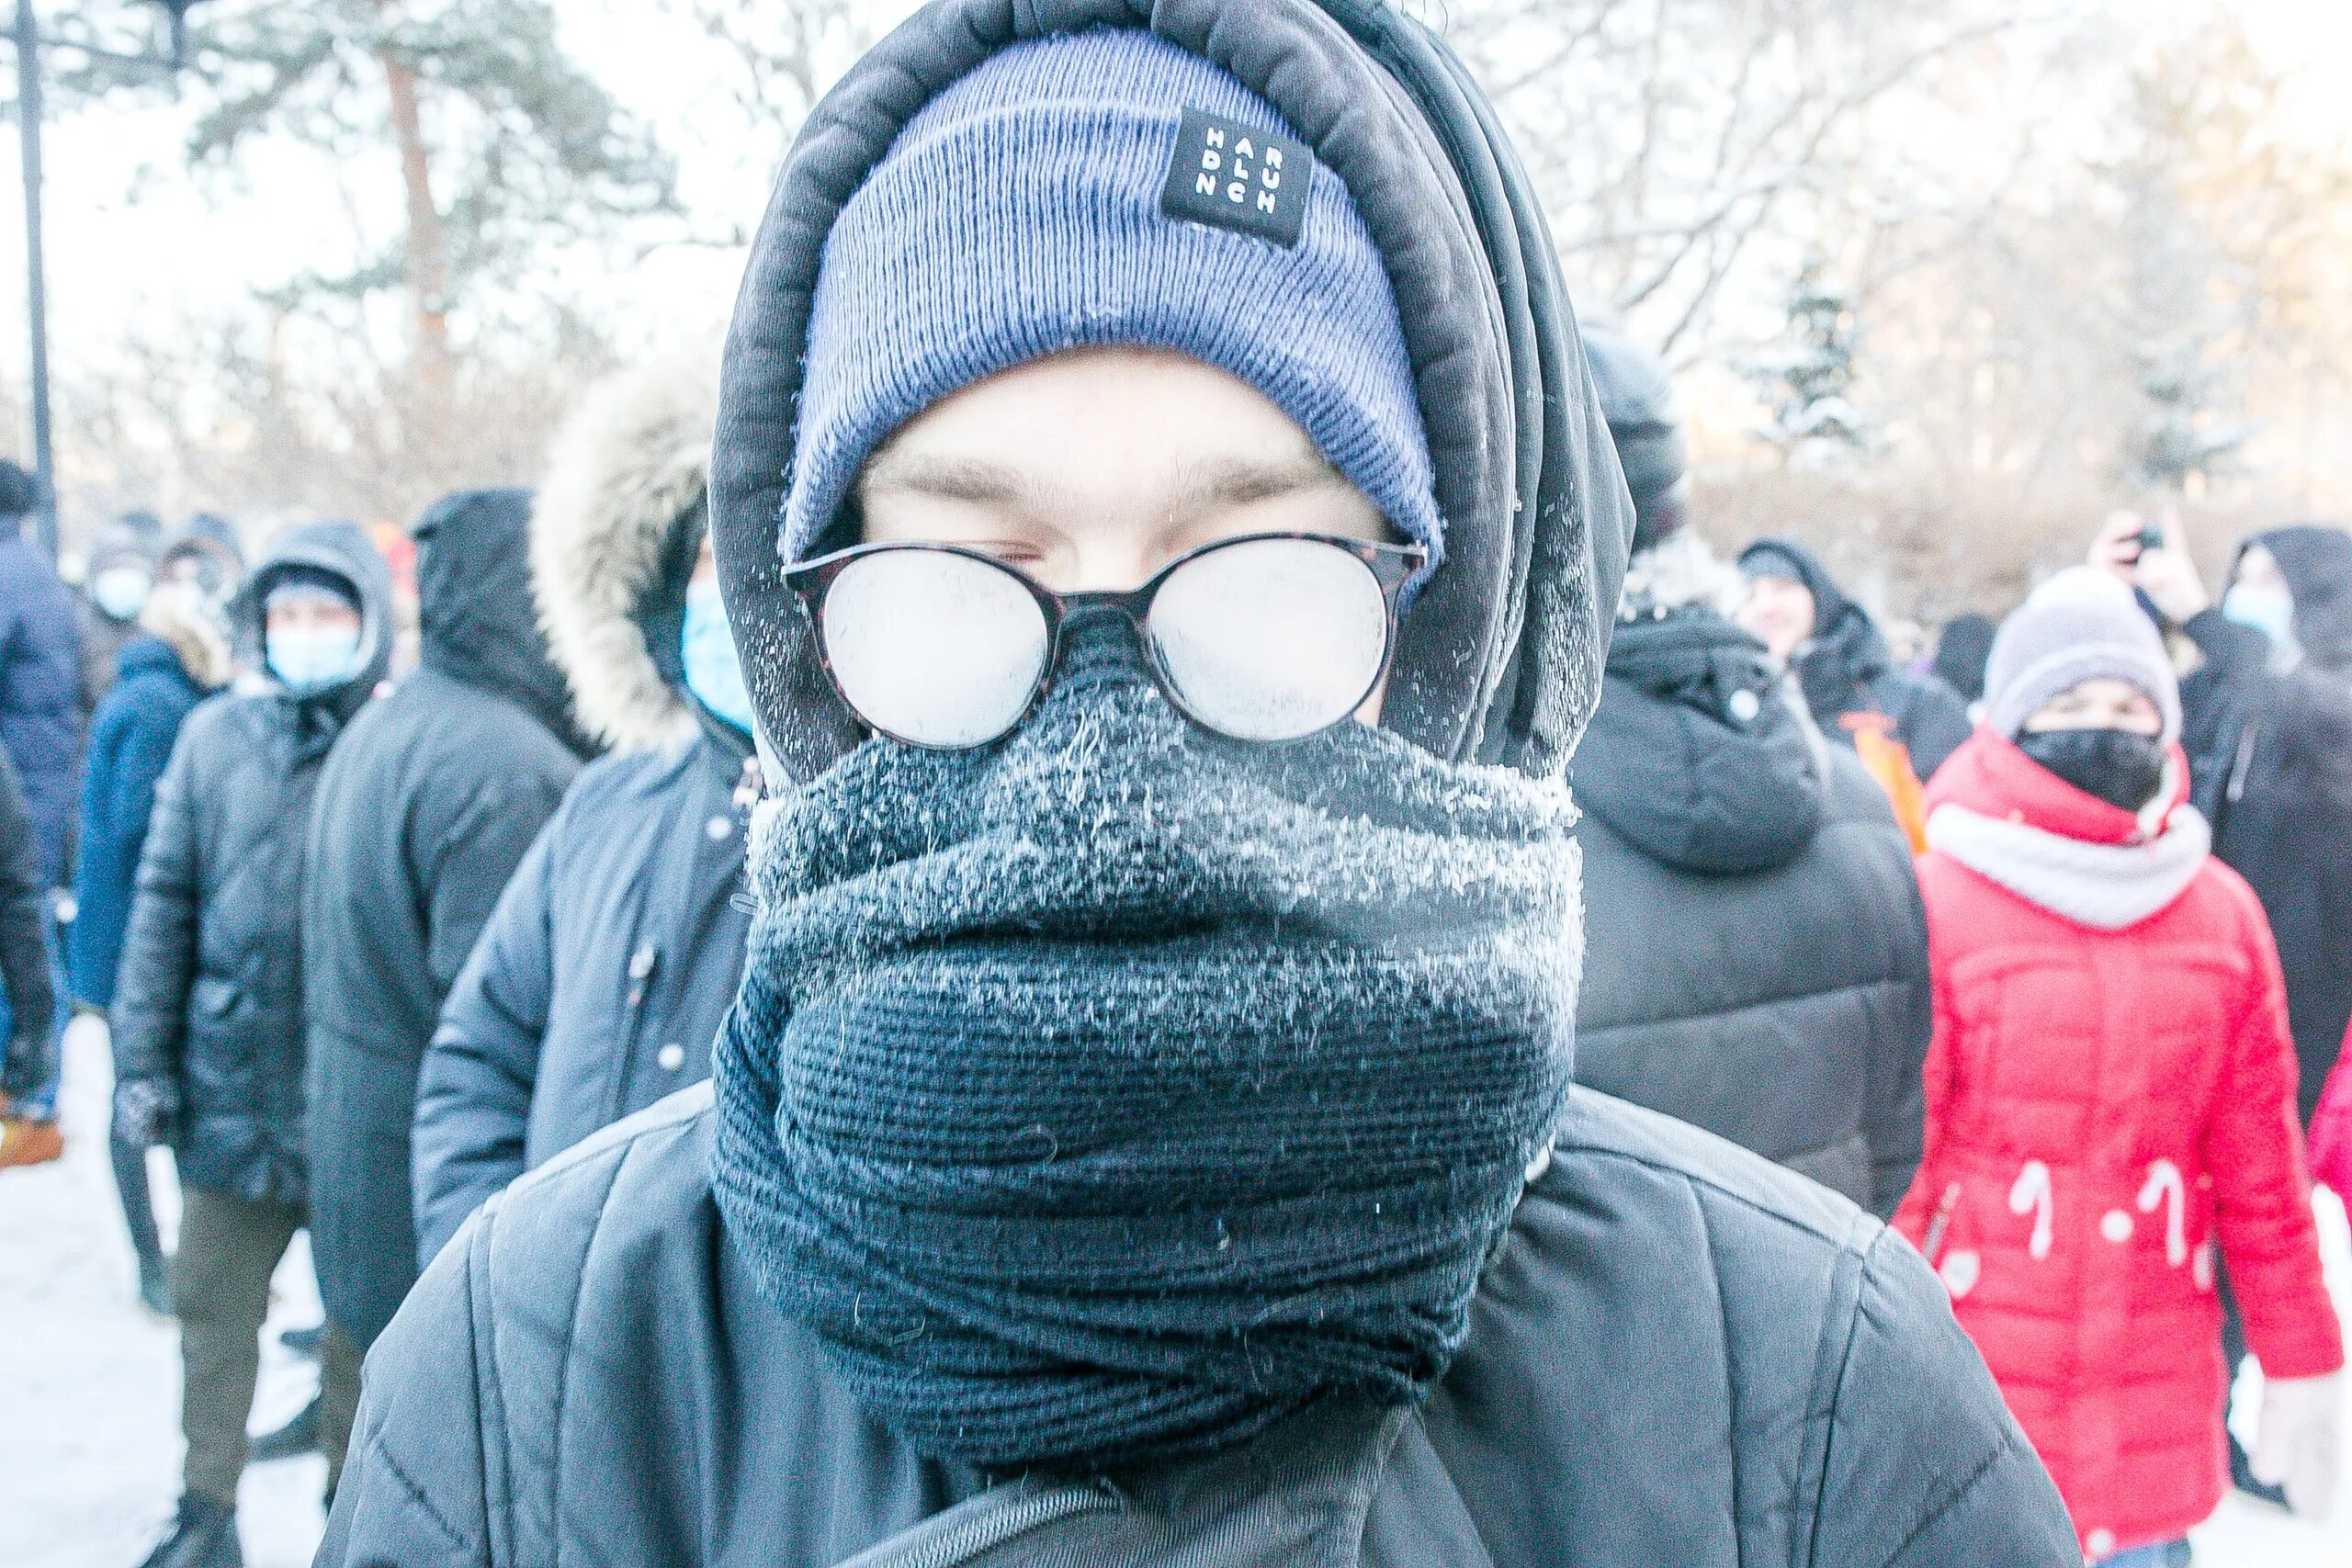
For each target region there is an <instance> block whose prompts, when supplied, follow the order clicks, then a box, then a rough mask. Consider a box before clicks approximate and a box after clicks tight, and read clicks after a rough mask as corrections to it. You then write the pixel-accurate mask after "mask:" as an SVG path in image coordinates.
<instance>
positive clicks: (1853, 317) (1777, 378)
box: [1742, 262, 1871, 469]
mask: <svg viewBox="0 0 2352 1568" xmlns="http://www.w3.org/2000/svg"><path fill="white" fill-rule="evenodd" d="M1788 311H1789V324H1788V328H1787V331H1786V332H1785V333H1784V334H1783V336H1782V338H1781V343H1780V344H1777V345H1776V346H1774V347H1772V348H1769V349H1767V350H1765V351H1763V352H1761V353H1758V354H1755V355H1749V356H1748V357H1747V360H1746V361H1745V363H1744V365H1743V367H1742V368H1743V369H1744V371H1745V373H1746V375H1747V378H1748V379H1749V380H1750V381H1751V382H1753V383H1754V384H1755V386H1756V388H1757V392H1758V399H1759V400H1761V401H1762V402H1763V404H1764V406H1765V410H1766V414H1765V418H1764V420H1763V422H1762V423H1760V424H1759V425H1758V434H1759V435H1760V436H1761V437H1762V438H1763V439H1764V440H1766V441H1768V442H1770V444H1771V445H1772V446H1774V447H1775V448H1777V449H1778V450H1779V452H1780V454H1781V461H1782V462H1783V463H1784V464H1786V465H1787V466H1788V467H1790V468H1799V469H1818V468H1832V467H1835V466H1837V465H1838V464H1839V463H1842V462H1846V461H1849V460H1851V459H1853V458H1855V457H1860V456H1862V455H1864V454H1866V453H1868V452H1869V451H1870V449H1871V425H1870V421H1869V419H1868V417H1867V416H1866V415H1865V414H1864V413H1863V412H1862V411H1861V410H1860V407H1858V406H1857V405H1856V403H1855V401H1854V399H1853V390H1854V382H1855V380H1856V378H1857V377H1858V375H1859V370H1858V367H1857V360H1858V358H1859V355H1860V350H1861V344H1862V329H1861V323H1860V318H1859V317H1858V316H1857V314H1856V312H1855V310H1854V305H1853V301H1852V299H1851V298H1850V297H1849V295H1848V294H1847V292H1846V290H1845V289H1844V288H1842V287H1841V286H1840V285H1839V284H1838V282H1837V281H1836V280H1835V279H1834V278H1832V277H1831V276H1829V272H1828V269H1827V268H1826V266H1825V265H1822V264H1820V263H1818V262H1815V263H1812V264H1809V265H1806V266H1805V267H1804V270H1803V271H1801V272H1800V273H1799V274H1798V275H1797V280H1796V284H1795V287H1794V288H1792V289H1791V290H1790V294H1789V305H1788Z"/></svg>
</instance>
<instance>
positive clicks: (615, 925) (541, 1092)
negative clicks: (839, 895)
mask: <svg viewBox="0 0 2352 1568" xmlns="http://www.w3.org/2000/svg"><path fill="white" fill-rule="evenodd" d="M717 407H718V355H717V354H716V353H715V352H711V353H704V354H698V355H684V356H680V357H678V358H676V359H674V360H673V361H672V362H670V363H666V364H660V365H656V366H654V367H650V368H647V369H642V370H638V371H633V372H629V373H627V374H624V375H621V376H618V377H616V378H612V379H611V380H609V381H607V382H606V383H605V385H604V386H603V387H601V388H600V389H598V390H597V392H596V393H595V394H594V396H593V397H592V398H591V399H590V400H589V401H588V403H587V404H586V405H585V406H584V407H583V408H582V411H581V412H580V413H579V415H578V416H577V417H576V418H575V419H574V420H573V422H572V423H571V426H570V428H569V429H568V431H567V432H566V434H565V435H564V437H563V439H562V440H561V441H560V443H559V445H558V446H557V448H556V452H555V455H554V459H553V462H552V465H551V471H550V472H549V474H548V479H547V483H546V484H545V486H544V487H543V488H542V489H541V490H540V491H539V495H538V502H537V506H536V507H535V508H534V509H533V513H532V518H531V558H532V580H533V586H534V589H535V591H536V592H537V599H538V604H539V616H540V620H541V623H542V624H543V625H544V626H546V627H547V629H548V643H549V649H550V651H551V652H552V653H553V655H554V657H555V660H556V663H557V664H558V665H559V666H560V667H561V669H562V670H563V671H564V673H565V675H566V677H567V678H568V679H569V681H570V682H571V690H572V692H573V694H574V695H575V696H576V698H577V701H578V705H579V713H580V717H581V720H582V723H583V724H584V725H586V727H587V728H589V729H590V730H591V731H592V732H594V735H595V736H596V738H597V739H599V740H601V741H603V742H605V744H606V745H608V746H610V747H611V748H612V749H613V750H612V754H611V755H609V756H607V757H605V758H602V759H600V760H599V761H595V762H593V763H591V764H589V766H588V767H587V768H586V769H584V770H583V771H582V773H581V775H580V777H579V779H578V780H577V782H575V783H574V784H572V786H571V790H570V792H569V793H568V794H566V795H565V796H564V800H563V805H562V807H560V808H559V809H558V810H557V812H556V814H555V817H554V818H553V819H552V820H551V821H549V822H548V826H547V829H546V830H545V831H544V832H542V833H541V834H540V835H539V838H538V841H537V843H535V844H533V845H532V846H531V852H530V853H529V854H527V855H526V856H525V857H524V858H523V863H522V866H521V867H520V869H518V870H517V871H516V873H515V877H514V880H513V881H511V882H509V883H508V884H507V886H506V891H505V894H504V896H503V897H502V898H501V899H500V900H499V903H498V908H497V909H496V911H495V912H494V913H493V914H492V916H491V919H490V924H489V925H488V926H487V927H486V928H485V929H484V931H483V932H482V935H481V941H480V942H476V943H475V945H474V949H473V956H472V958H471V960H470V961H469V963H468V964H467V965H466V969H465V972H464V973H463V974H461V975H460V976H458V983H457V986H456V987H455V989H453V990H452V991H451V992H450V994H449V1000H448V1003H447V1006H445V1007H444V1008H443V1009H442V1011H441V1022H440V1028H439V1030H438V1031H437V1032H436V1033H435V1036H434V1040H433V1046H432V1049H431V1050H430V1051H429V1052H427V1053H426V1055H425V1058H424V1071H423V1075H422V1077H421V1079H420V1081H419V1086H418V1089H417V1098H416V1131H415V1140H416V1144H415V1173H416V1214H417V1226H416V1232H417V1246H418V1252H419V1255H420V1258H421V1259H424V1260H430V1259H431V1258H432V1257H433V1255H434V1254H435V1253H436V1252H438V1251H439V1250H440V1249H441V1247H442V1245H443V1244H444V1243H446V1242H447V1240H448V1239H449V1237H450V1236H451V1235H453V1234H455V1232H456V1231H457V1229H458V1225H459V1224H461V1223H462V1222H463V1221H464V1220H465V1218H466V1216H467V1215H469V1214H470V1213H472V1212H473V1211H474V1210H475V1209H476V1208H477V1207H479V1206H480V1205H481V1201H482V1200H483V1199H485V1198H487V1197H489V1196H490V1195H491V1194H492V1193H493V1192H495V1191H497V1190H499V1189H500V1188H502V1187H503V1186H505V1185H506V1183H507V1182H509V1181H511V1180H513V1179H515V1177H516V1176H519V1175H521V1174H522V1173H523V1172H524V1171H525V1170H526V1169H528V1168H532V1167H534V1166H537V1165H538V1164H540V1163H542V1162H543V1161H545V1160H546V1159H547V1158H548V1156H550V1155H554V1154H557V1153H560V1151H562V1150H564V1149H566V1148H569V1147H571V1145H573V1144H575V1143H577V1142H579V1141H580V1140H581V1139H582V1138H583V1137H585V1136H587V1135H588V1134H590V1133H593V1132H594V1131H595V1130H596V1129H597V1128H599V1127H602V1126H604V1125H605V1124H606V1123H608V1122H615V1121H617V1120H619V1119H620V1118H621V1117H623V1116H627V1115H628V1114H629V1113H631V1112H632V1111H640V1110H642V1109H644V1108H645V1107H646V1106H648V1105H650V1104H652V1103H653V1102H654V1101H655V1100H660V1099H661V1098H662V1096H664V1095H666V1094H669V1093H672V1092H673V1091H674V1090H676V1089H683V1088H684V1087H685V1086H687V1085H688V1084H692V1083H697V1082H699V1081H701V1080H702V1079H704V1078H707V1077H709V1076H710V1048H711V1042H712V1041H713V1040H714V1039H715V1038H716V1037H717V1035H718V1025H719V1022H720V1021H721V1020H722V1019H723V1018H724V1017H725V1016H726V1012H727V1009H728V1006H729V1004H730V1003H731V1002H733V1000H734V999H735V988H736V983H737V981H738V980H739V979H740V978H741V975H742V969H743V941H744V936H745V933H746V932H747V931H748V930H749V929H750V925H751V917H750V915H749V914H748V913H747V912H746V911H745V909H744V908H743V907H742V902H741V894H742V891H743V852H744V829H745V827H746V825H747V813H748V807H749V806H750V804H751V803H752V801H753V800H756V799H757V798H758V795H759V772H758V764H757V762H756V761H755V760H754V758H753V756H752V733H751V731H752V710H751V700H750V698H749V697H748V696H747V695H746V694H744V689H743V672H742V667H741V664H740V663H739V662H738V660H737V659H736V656H735V642H734V638H733V637H732V636H731V635H730V634H729V630H728V626H727V615H726V611H725V610H724V609H723V608H722V607H721V605H720V604H719V602H718V572H717V570H716V569H715V568H714V567H713V565H712V563H711V558H710V547H709V543H708V537H707V536H708V533H709V528H708V511H707V504H708V502H707V495H706V491H705V485H706V482H707V478H708V468H709V463H710V435H711V424H712V421H713V418H714V416H715V413H716V411H717Z"/></svg>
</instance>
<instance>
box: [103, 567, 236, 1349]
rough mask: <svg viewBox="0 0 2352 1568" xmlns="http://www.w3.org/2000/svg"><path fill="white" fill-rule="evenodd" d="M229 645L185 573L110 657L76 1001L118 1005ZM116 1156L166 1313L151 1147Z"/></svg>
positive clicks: (146, 1299)
mask: <svg viewBox="0 0 2352 1568" xmlns="http://www.w3.org/2000/svg"><path fill="white" fill-rule="evenodd" d="M229 644H230V637H229V622H228V613H227V606H226V605H225V604H223V603H222V602H220V600H217V599H215V598H214V597H213V596H211V595H210V594H208V593H207V592H205V591H204V590H203V589H202V588H201V587H199V586H198V584H197V583H196V582H194V581H188V580H187V578H186V577H183V576H177V575H175V576H172V577H169V578H166V579H165V580H164V581H159V582H157V583H156V585H155V586H154V588H153V592H150V593H148V595H147V596H146V600H145V603H144V604H141V607H140V611H139V630H138V632H137V633H136V635H134V636H132V637H130V639H129V640H128V641H126V642H124V643H123V645H122V648H121V651H120V652H119V653H118V654H117V655H116V663H117V665H118V673H117V677H116V679H115V681H114V682H113V684H112V686H111V688H110V689H109V690H108V691H107V694H106V695H105V696H104V697H102V698H100V699H99V701H98V707H97V712H96V714H95V715H93V716H92V717H91V720H90V738H89V746H88V748H87V750H86V751H85V756H84V758H83V771H82V816H81V823H80V832H79V842H78V851H77V853H76V856H75V863H74V923H73V925H72V926H70V927H69V928H67V932H66V972H67V978H68V981H69V983H70V986H71V990H72V995H73V999H74V1004H75V1006H77V1007H78V1008H81V1009H83V1010H85V1011H87V1012H90V1013H92V1014H95V1015H96V1016H97V1017H99V1018H101V1019H103V1018H105V1017H106V1016H107V1012H108V1010H110V1009H112V1007H113V1006H114V1000H115V980H116V976H117V972H118V966H119V964H120V962H121V957H122V945H123V937H124V933H125V932H126V931H128V930H129V928H130V907H131V900H132V896H133V894H134V892H135V890H136V887H137V885H138V876H139V860H140V854H141V851H142V850H143V849H144V848H145V846H146V842H147V826H148V821H149V818H151V817H152V815H153V812H154V808H155V786H156V784H157V783H158V782H159V781H161V779H162V778H163V776H164V766H165V764H167V763H168V762H169V761H171V758H172V748H173V745H174V744H175V742H176V741H177V740H178V739H179V733H180V727H181V726H182V725H183V724H184V723H185V722H186V721H187V716H188V715H189V714H190V713H192V712H193V711H195V708H196V706H197V705H198V703H200V702H202V701H203V700H204V699H205V698H206V697H207V696H209V695H210V694H212V693H214V692H216V691H218V690H220V688H221V687H223V686H226V685H227V684H228V683H229V680H230V676H231V674H232V670H233V666H232V662H231V658H230V651H229ZM113 1157H114V1175H115V1188H116V1190H117V1191H118V1192H119V1194H120V1197H121V1201H122V1209H123V1218H124V1221H125V1223H126V1224H128V1226H129V1227H130V1242H131V1252H132V1255H133V1257H134V1258H136V1259H137V1262H138V1269H139V1299H140V1300H141V1302H143V1303H145V1304H146V1306H147V1308H148V1310H149V1311H151V1312H153V1313H155V1314H158V1315H161V1316H168V1315H170V1313H171V1310H172V1309H171V1294H170V1290H169V1287H168V1285H167V1283H166V1280H165V1273H164V1247H163V1242H162V1239H161V1237H160V1235H158V1233H157V1230H156V1225H155V1213H154V1206H153V1202H152V1201H151V1199H150V1197H149V1195H148V1184H147V1163H146V1148H145V1146H144V1145H136V1144H130V1143H126V1142H124V1141H123V1140H122V1139H120V1138H119V1137H118V1138H116V1139H115V1140H114V1148H113Z"/></svg>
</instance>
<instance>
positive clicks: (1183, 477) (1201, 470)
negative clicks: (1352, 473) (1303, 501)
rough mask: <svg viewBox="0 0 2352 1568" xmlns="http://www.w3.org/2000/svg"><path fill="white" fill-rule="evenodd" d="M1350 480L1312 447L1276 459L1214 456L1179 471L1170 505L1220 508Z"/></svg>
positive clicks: (1173, 508) (1186, 509)
mask: <svg viewBox="0 0 2352 1568" xmlns="http://www.w3.org/2000/svg"><path fill="white" fill-rule="evenodd" d="M1347 482H1348V481H1347V478H1346V476H1344V475H1343V474H1341V473H1340V470H1339V469H1337V468H1333V467H1332V466H1331V463H1330V461H1329V459H1328V458H1326V457H1324V456H1323V454H1322V453H1320V452H1318V451H1316V450H1314V449H1313V448H1309V449H1307V450H1306V451H1305V452H1302V453H1300V454H1298V455H1296V456H1295V457H1283V458H1279V459H1276V460H1274V461H1271V462H1268V461H1260V460H1256V459H1251V458H1243V457H1222V458H1212V459H1209V460H1207V461H1204V462H1199V463H1188V464H1186V465H1185V466H1184V467H1183V468H1182V469H1180V470H1179V471H1178V474H1177V479H1176V483H1175V484H1174V485H1173V486H1172V487H1170V493H1169V498H1168V509H1169V511H1170V513H1179V514H1188V513H1200V512H1215V511H1219V510H1222V509H1224V508H1227V507H1234V506H1250V505H1254V504H1255V503H1257V502H1261V501H1272V500H1275V499H1276V498H1278V497H1281V496H1285V495H1297V494H1300V493H1303V492H1305V491H1317V490H1325V489H1328V488H1329V487H1330V486H1332V485H1342V484H1345V483H1347Z"/></svg>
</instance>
